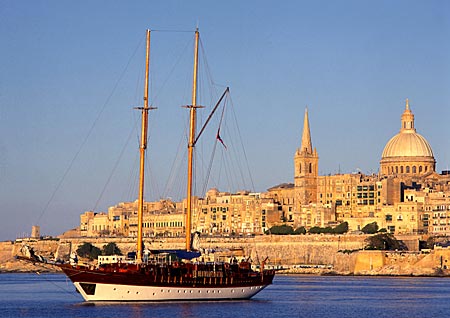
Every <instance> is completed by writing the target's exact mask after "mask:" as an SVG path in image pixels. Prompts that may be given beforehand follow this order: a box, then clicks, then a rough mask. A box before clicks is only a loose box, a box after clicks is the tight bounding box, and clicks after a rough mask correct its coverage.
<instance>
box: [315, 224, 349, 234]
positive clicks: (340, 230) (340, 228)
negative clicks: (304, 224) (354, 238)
mask: <svg viewBox="0 0 450 318" xmlns="http://www.w3.org/2000/svg"><path fill="white" fill-rule="evenodd" d="M347 231H348V223H347V222H342V223H341V224H339V225H337V226H336V227H335V228H331V227H330V226H327V227H319V226H313V227H312V228H310V229H309V233H311V234H322V233H324V234H344V233H346V232H347Z"/></svg>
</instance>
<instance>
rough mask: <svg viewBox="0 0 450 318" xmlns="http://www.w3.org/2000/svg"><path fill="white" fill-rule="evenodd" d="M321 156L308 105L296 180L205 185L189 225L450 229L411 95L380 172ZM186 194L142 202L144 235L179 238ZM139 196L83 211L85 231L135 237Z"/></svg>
mask: <svg viewBox="0 0 450 318" xmlns="http://www.w3.org/2000/svg"><path fill="white" fill-rule="evenodd" d="M318 166H319V156H318V152H317V150H316V149H315V148H313V146H312V138H311V131H310V123H309V116H308V110H307V109H306V110H305V114H304V120H303V131H302V138H301V143H300V148H298V149H297V150H296V151H295V154H294V183H282V184H279V185H277V186H274V187H271V188H270V189H268V190H267V192H265V193H252V192H249V191H239V192H236V193H229V192H220V191H219V190H218V189H210V190H209V191H208V192H207V193H206V194H205V197H204V198H201V197H194V198H193V214H192V223H193V225H194V228H195V229H196V230H197V231H199V232H200V233H201V234H202V235H227V236H232V235H251V234H263V233H265V232H266V231H267V230H268V229H270V227H272V226H274V225H281V224H288V225H290V226H292V227H293V228H294V229H297V228H299V227H305V228H307V229H308V228H311V227H314V226H319V227H326V226H335V225H337V224H339V223H341V222H348V224H349V228H350V230H351V231H358V230H361V229H362V228H363V227H364V226H365V225H367V224H369V223H372V222H377V224H378V226H379V228H384V229H386V230H387V231H388V232H390V233H395V234H422V233H423V234H426V233H429V234H433V235H449V234H450V199H449V198H450V173H449V172H446V171H444V172H442V174H438V173H437V172H436V171H435V167H436V160H435V158H434V154H433V151H432V148H431V146H430V144H429V143H428V141H427V140H426V139H425V138H424V137H423V136H422V135H420V134H418V133H417V132H416V128H415V122H414V114H413V113H412V111H411V109H410V106H409V101H408V100H406V106H405V109H404V111H403V113H402V115H401V126H400V132H399V133H398V134H396V135H395V136H394V137H392V138H391V139H390V140H389V141H388V142H387V144H386V146H385V147H384V150H383V152H382V155H381V160H380V169H379V173H378V174H371V175H365V174H363V173H347V174H345V173H344V174H342V173H339V174H335V175H323V176H319V174H318V171H319V170H318ZM185 209H186V200H183V201H181V202H172V201H171V200H160V201H157V202H145V204H144V224H143V235H144V236H145V237H154V236H159V235H164V236H174V237H177V236H181V235H183V233H184V232H185V227H184V226H185V219H184V218H185V216H184V215H185V214H184V213H185ZM136 224H137V202H122V203H119V204H118V205H116V206H113V207H110V208H109V209H108V212H107V213H104V212H101V213H94V212H92V211H88V212H85V213H84V214H82V215H81V216H80V232H81V235H82V236H101V235H110V236H136V235H137V226H136Z"/></svg>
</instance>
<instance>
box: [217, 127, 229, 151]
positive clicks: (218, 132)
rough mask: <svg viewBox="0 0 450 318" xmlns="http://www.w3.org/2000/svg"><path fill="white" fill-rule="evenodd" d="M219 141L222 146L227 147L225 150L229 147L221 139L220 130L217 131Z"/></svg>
mask: <svg viewBox="0 0 450 318" xmlns="http://www.w3.org/2000/svg"><path fill="white" fill-rule="evenodd" d="M216 138H217V140H218V141H220V142H221V143H222V145H223V146H224V147H225V149H227V146H226V145H225V143H224V142H223V140H222V138H220V128H219V129H218V130H217V136H216Z"/></svg>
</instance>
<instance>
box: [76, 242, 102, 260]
mask: <svg viewBox="0 0 450 318" xmlns="http://www.w3.org/2000/svg"><path fill="white" fill-rule="evenodd" d="M101 253H102V251H101V250H100V249H99V248H98V247H96V246H94V245H92V244H91V243H83V245H81V246H80V247H78V249H77V254H78V255H79V256H81V257H85V258H89V259H90V260H93V259H97V258H98V256H99V255H101Z"/></svg>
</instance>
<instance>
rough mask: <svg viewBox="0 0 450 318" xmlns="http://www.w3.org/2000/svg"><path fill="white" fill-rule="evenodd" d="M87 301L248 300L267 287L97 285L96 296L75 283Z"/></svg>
mask: <svg viewBox="0 0 450 318" xmlns="http://www.w3.org/2000/svg"><path fill="white" fill-rule="evenodd" d="M74 285H75V287H76V288H77V290H78V291H79V292H80V294H81V295H82V296H83V298H84V300H86V301H91V302H95V301H175V300H176V301H186V300H220V299H248V298H251V297H252V296H254V295H256V294H257V293H259V292H260V291H261V290H263V289H264V288H265V287H266V286H267V285H259V286H248V287H210V288H209V287H208V288H199V287H190V288H189V287H179V288H178V287H157V286H132V285H115V284H96V287H95V293H94V295H88V294H86V292H85V291H84V290H83V288H81V286H80V283H79V282H76V283H74Z"/></svg>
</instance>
